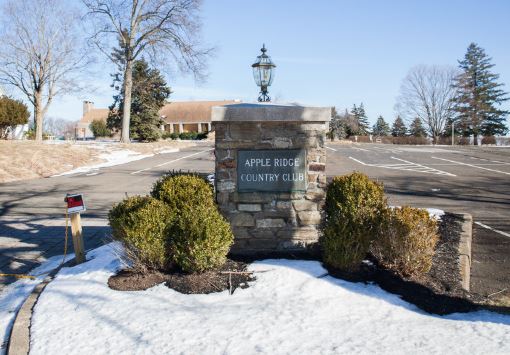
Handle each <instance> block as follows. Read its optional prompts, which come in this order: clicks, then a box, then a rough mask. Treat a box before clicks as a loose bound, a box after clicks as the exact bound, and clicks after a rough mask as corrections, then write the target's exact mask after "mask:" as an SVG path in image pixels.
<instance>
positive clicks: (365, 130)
mask: <svg viewBox="0 0 510 355" xmlns="http://www.w3.org/2000/svg"><path fill="white" fill-rule="evenodd" d="M351 115H352V116H353V117H354V119H355V120H356V122H357V123H358V129H357V131H356V132H353V134H354V135H358V136H366V135H368V134H369V133H370V132H369V131H370V130H369V127H370V125H369V123H368V117H367V114H366V112H365V107H364V106H363V102H362V103H361V104H360V105H359V106H358V107H356V105H353V107H352V110H351Z"/></svg>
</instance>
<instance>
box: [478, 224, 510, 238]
mask: <svg viewBox="0 0 510 355" xmlns="http://www.w3.org/2000/svg"><path fill="white" fill-rule="evenodd" d="M475 224H476V225H478V226H480V227H483V228H485V229H488V230H491V231H493V232H496V233H498V234H501V235H504V236H505V237H508V238H510V234H508V233H505V232H502V231H500V230H497V229H494V228H492V227H489V226H488V225H486V224H483V223H481V222H475Z"/></svg>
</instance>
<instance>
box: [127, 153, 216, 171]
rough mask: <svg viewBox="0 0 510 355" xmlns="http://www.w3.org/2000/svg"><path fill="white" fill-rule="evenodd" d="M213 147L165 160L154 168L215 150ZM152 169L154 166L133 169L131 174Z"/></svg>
mask: <svg viewBox="0 0 510 355" xmlns="http://www.w3.org/2000/svg"><path fill="white" fill-rule="evenodd" d="M213 149H214V148H211V149H206V150H202V151H200V152H198V153H193V154H190V155H186V156H184V157H180V158H177V159H174V160H170V161H167V162H165V163H163V164H158V165H156V166H154V167H153V168H157V167H161V166H164V165H167V164H171V163H175V162H176V161H179V160H183V159H188V158H191V157H192V156H195V155H198V154H202V153H205V152H208V151H210V150H213ZM150 169H152V168H145V169H141V170H137V171H133V172H132V173H130V174H131V175H136V174H138V173H141V172H142V171H147V170H150Z"/></svg>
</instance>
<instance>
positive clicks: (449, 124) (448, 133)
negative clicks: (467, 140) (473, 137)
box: [441, 118, 467, 137]
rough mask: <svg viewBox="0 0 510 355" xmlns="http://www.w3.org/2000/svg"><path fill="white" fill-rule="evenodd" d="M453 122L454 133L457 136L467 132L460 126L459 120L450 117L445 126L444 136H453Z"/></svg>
mask: <svg viewBox="0 0 510 355" xmlns="http://www.w3.org/2000/svg"><path fill="white" fill-rule="evenodd" d="M452 124H453V131H454V132H453V133H454V134H455V136H456V137H459V136H461V135H462V134H463V132H467V131H466V130H464V129H462V128H461V127H459V121H458V120H455V119H454V118H450V119H449V120H447V121H446V124H445V126H444V131H443V133H442V134H441V135H442V136H443V137H451V136H452Z"/></svg>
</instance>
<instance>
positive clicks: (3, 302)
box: [0, 253, 74, 354]
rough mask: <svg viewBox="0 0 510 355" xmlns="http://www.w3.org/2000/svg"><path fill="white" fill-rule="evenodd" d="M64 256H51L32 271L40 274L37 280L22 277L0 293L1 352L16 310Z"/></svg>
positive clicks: (3, 350)
mask: <svg viewBox="0 0 510 355" xmlns="http://www.w3.org/2000/svg"><path fill="white" fill-rule="evenodd" d="M62 258H63V256H62V255H59V256H53V257H51V258H49V259H48V260H46V261H45V262H44V263H43V264H42V265H41V266H39V267H37V268H35V269H33V270H32V271H31V272H30V275H39V276H37V278H36V279H35V280H31V279H20V280H18V281H17V282H15V283H13V284H10V285H8V286H6V287H5V288H4V289H3V290H2V292H1V293H0V344H1V346H0V354H4V353H5V345H6V344H7V340H8V335H9V332H10V329H11V328H12V323H13V322H14V317H15V316H16V312H17V311H18V310H19V308H20V307H21V305H22V304H23V302H24V301H25V299H26V298H27V297H28V295H29V294H30V293H31V292H32V290H33V289H34V287H35V286H37V284H39V283H40V282H41V281H43V280H44V278H45V277H46V275H47V274H46V273H48V272H50V271H51V270H53V269H55V268H56V267H58V266H59V265H60V263H61V262H62ZM72 258H74V253H73V254H68V255H67V257H66V260H70V259H72Z"/></svg>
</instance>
